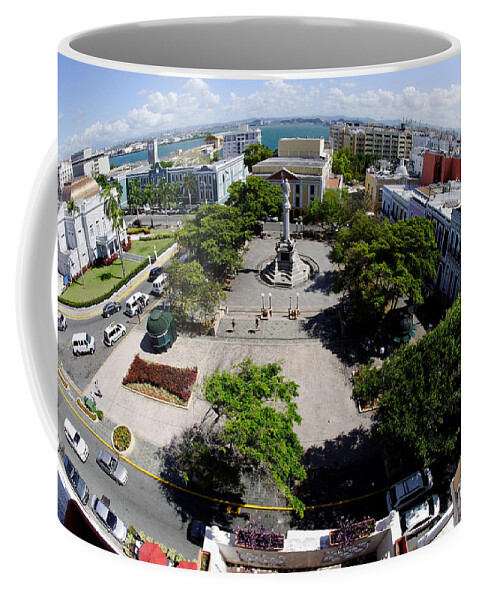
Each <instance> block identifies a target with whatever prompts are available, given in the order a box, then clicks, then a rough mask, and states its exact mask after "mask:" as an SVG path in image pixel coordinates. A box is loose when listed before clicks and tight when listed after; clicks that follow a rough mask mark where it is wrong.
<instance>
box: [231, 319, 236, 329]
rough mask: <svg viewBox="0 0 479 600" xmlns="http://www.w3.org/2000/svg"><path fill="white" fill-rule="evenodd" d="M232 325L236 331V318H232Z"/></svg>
mask: <svg viewBox="0 0 479 600" xmlns="http://www.w3.org/2000/svg"><path fill="white" fill-rule="evenodd" d="M231 327H232V328H233V331H234V330H235V327H236V323H235V320H234V319H232V321H231Z"/></svg>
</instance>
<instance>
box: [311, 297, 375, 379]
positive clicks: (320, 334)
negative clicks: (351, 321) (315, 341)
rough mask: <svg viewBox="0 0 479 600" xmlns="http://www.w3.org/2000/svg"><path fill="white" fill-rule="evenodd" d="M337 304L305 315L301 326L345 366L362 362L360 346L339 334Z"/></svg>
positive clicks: (339, 325)
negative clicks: (310, 315) (312, 314)
mask: <svg viewBox="0 0 479 600" xmlns="http://www.w3.org/2000/svg"><path fill="white" fill-rule="evenodd" d="M338 306H339V305H335V306H330V307H329V308H326V309H325V310H322V311H321V312H319V313H317V314H316V315H314V316H312V317H306V318H305V319H304V320H303V321H302V322H301V327H302V329H303V330H304V331H306V333H307V334H308V337H310V338H319V339H320V340H321V343H322V344H323V346H324V347H325V348H327V349H328V350H329V351H330V352H332V353H333V354H335V355H336V356H337V357H338V359H339V360H340V361H341V362H342V363H343V364H344V365H346V366H348V367H352V366H353V365H355V364H357V363H358V362H362V361H363V359H364V356H363V355H362V353H361V348H360V346H359V345H358V344H357V342H356V341H355V340H353V339H349V338H347V337H344V336H342V335H341V324H340V320H339V314H338Z"/></svg>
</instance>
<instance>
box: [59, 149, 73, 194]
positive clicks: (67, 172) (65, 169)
mask: <svg viewBox="0 0 479 600" xmlns="http://www.w3.org/2000/svg"><path fill="white" fill-rule="evenodd" d="M72 179H73V167H72V161H71V159H70V158H69V159H68V160H63V161H61V162H60V163H59V164H58V194H60V193H61V191H62V189H63V187H64V186H65V184H66V183H68V182H70V181H71V180H72Z"/></svg>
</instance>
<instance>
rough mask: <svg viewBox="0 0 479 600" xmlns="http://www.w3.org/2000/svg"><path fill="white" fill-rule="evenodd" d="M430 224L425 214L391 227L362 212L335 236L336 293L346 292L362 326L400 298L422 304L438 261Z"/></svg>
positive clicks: (380, 315)
mask: <svg viewBox="0 0 479 600" xmlns="http://www.w3.org/2000/svg"><path fill="white" fill-rule="evenodd" d="M439 259H440V257H439V252H438V250H437V246H436V242H435V239H434V228H433V225H432V223H431V221H429V220H428V219H426V218H418V217H416V218H413V219H406V220H403V221H399V222H397V223H395V224H394V225H391V224H390V223H389V222H387V221H383V222H379V221H376V220H374V219H371V218H369V217H368V216H366V215H364V214H361V215H358V216H357V218H355V219H354V220H353V222H352V224H351V226H350V227H349V228H344V229H342V230H341V231H340V232H339V233H338V235H337V241H336V244H335V247H334V251H333V262H335V263H336V264H338V265H339V269H338V271H337V273H336V275H335V284H334V285H335V291H336V292H341V291H342V292H345V293H346V294H347V296H348V299H349V301H350V303H351V307H352V311H353V318H354V321H355V322H356V324H362V325H364V326H367V324H368V322H370V321H377V320H379V319H381V318H382V317H383V316H384V314H385V313H386V310H387V309H388V308H395V307H396V305H397V302H398V300H399V298H400V297H406V298H408V299H409V300H410V301H411V302H412V303H422V302H423V301H424V299H423V289H424V287H425V285H426V283H427V282H428V281H430V280H433V279H434V278H435V275H436V267H437V264H438V262H439Z"/></svg>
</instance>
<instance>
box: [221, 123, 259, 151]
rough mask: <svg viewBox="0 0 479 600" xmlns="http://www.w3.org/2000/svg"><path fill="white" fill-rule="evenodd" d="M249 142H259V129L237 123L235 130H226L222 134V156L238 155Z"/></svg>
mask: <svg viewBox="0 0 479 600" xmlns="http://www.w3.org/2000/svg"><path fill="white" fill-rule="evenodd" d="M251 144H261V129H259V128H258V129H250V128H249V125H239V126H238V130H237V131H227V132H226V133H224V134H223V158H231V157H233V156H239V155H240V154H243V153H244V151H245V148H247V147H248V146H250V145H251Z"/></svg>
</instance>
